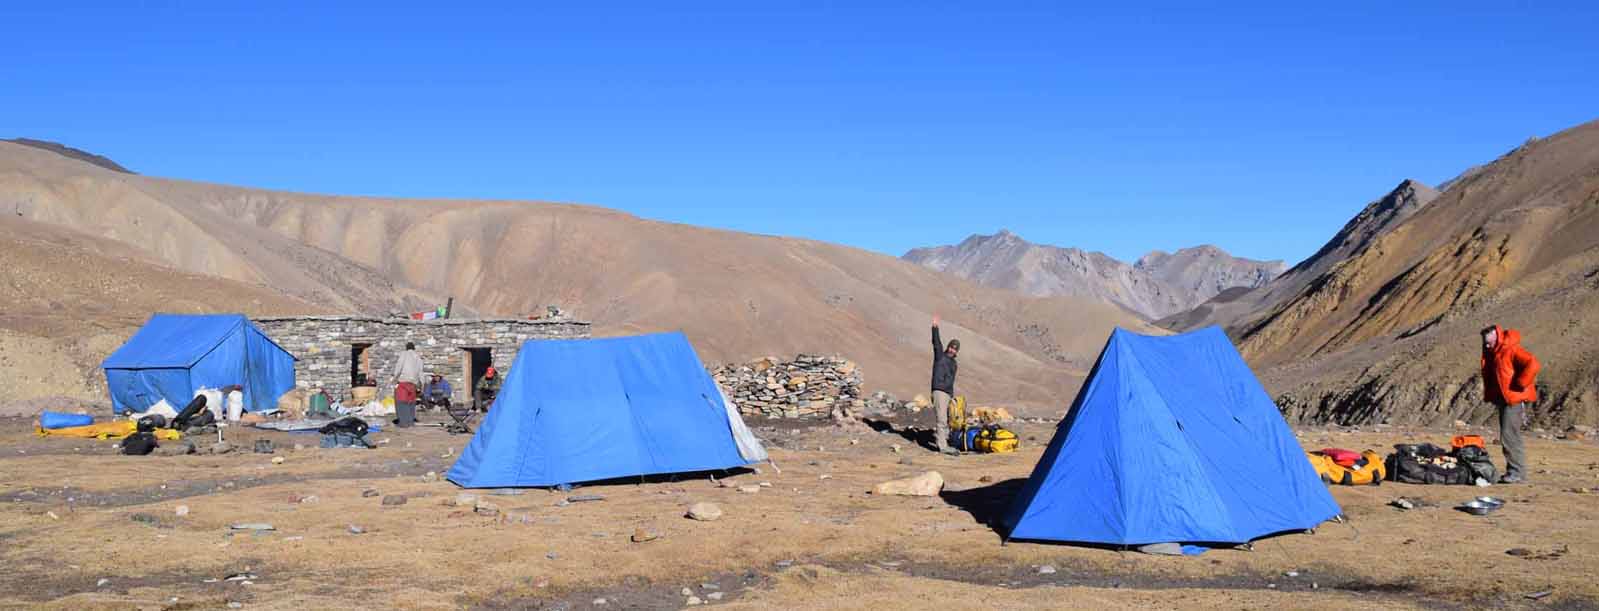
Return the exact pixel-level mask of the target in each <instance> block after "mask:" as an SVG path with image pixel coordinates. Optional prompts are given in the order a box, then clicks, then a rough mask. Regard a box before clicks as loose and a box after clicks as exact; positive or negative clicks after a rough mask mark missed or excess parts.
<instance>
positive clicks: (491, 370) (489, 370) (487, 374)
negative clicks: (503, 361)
mask: <svg viewBox="0 0 1599 611" xmlns="http://www.w3.org/2000/svg"><path fill="white" fill-rule="evenodd" d="M483 375H486V376H488V377H491V378H492V377H494V368H493V367H490V368H489V369H488V371H485V372H483Z"/></svg>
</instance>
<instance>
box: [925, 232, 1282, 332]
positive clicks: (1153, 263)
mask: <svg viewBox="0 0 1599 611" xmlns="http://www.w3.org/2000/svg"><path fill="white" fill-rule="evenodd" d="M902 258H903V259H905V260H906V261H910V262H912V263H916V264H918V265H922V266H924V267H927V268H930V269H935V270H938V271H942V272H947V273H951V274H954V275H957V276H960V277H962V278H966V279H968V280H973V281H975V282H977V283H979V284H982V285H984V286H991V287H995V288H1002V289H1010V290H1014V291H1019V292H1021V293H1024V294H1028V295H1034V296H1039V297H1049V296H1072V297H1084V298H1089V299H1095V300H1098V301H1103V302H1105V303H1110V304H1114V305H1117V306H1120V307H1123V308H1126V309H1128V310H1130V311H1132V312H1136V313H1138V314H1139V315H1141V316H1143V317H1146V318H1148V319H1151V320H1153V319H1158V318H1162V317H1165V316H1170V315H1172V314H1176V313H1179V312H1184V311H1187V310H1189V309H1191V308H1193V307H1194V306H1197V305H1199V304H1200V303H1203V302H1204V301H1205V300H1207V299H1210V298H1211V297H1213V296H1215V295H1216V294H1218V293H1220V292H1222V291H1224V290H1227V289H1230V288H1233V287H1248V288H1253V287H1257V286H1261V285H1263V284H1265V283H1266V282H1268V281H1270V280H1271V279H1272V278H1274V277H1276V276H1277V275H1278V274H1280V273H1282V271H1283V269H1285V268H1286V267H1287V266H1286V265H1284V264H1283V262H1282V261H1254V260H1250V259H1242V258H1238V257H1233V256H1231V255H1228V254H1227V253H1226V252H1225V251H1223V250H1221V249H1220V248H1216V247H1215V246H1208V245H1207V246H1198V247H1194V248H1185V249H1182V250H1179V251H1177V252H1175V253H1166V252H1161V251H1155V252H1152V253H1149V254H1147V255H1144V257H1143V258H1140V259H1139V260H1138V261H1137V262H1136V263H1133V264H1131V265H1129V264H1127V263H1124V262H1122V261H1119V260H1117V259H1114V258H1112V257H1110V256H1107V255H1105V254H1104V253H1099V252H1087V251H1083V250H1080V249H1076V248H1061V247H1058V246H1047V245H1041V244H1034V243H1032V242H1028V241H1026V240H1024V239H1022V238H1020V237H1018V236H1017V235H1016V234H1013V233H1011V232H1009V231H1005V230H1001V231H1000V232H999V233H997V234H994V235H973V236H971V237H969V238H966V239H965V240H964V241H962V242H961V243H960V244H957V245H954V246H936V247H929V248H917V249H914V250H911V251H910V252H907V253H905V256H904V257H902Z"/></svg>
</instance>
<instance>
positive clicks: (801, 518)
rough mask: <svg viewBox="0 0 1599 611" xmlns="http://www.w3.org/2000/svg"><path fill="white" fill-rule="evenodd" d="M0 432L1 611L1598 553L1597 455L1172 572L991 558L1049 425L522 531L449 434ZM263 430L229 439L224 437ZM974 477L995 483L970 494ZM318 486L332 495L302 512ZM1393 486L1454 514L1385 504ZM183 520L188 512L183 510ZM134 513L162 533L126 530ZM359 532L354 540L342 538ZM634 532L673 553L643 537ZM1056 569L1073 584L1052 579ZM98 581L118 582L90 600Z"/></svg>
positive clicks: (1453, 562) (1543, 581)
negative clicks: (695, 511) (197, 446)
mask: <svg viewBox="0 0 1599 611" xmlns="http://www.w3.org/2000/svg"><path fill="white" fill-rule="evenodd" d="M756 424H759V422H757V423H756ZM4 425H5V431H4V433H3V434H0V481H3V482H4V484H3V485H0V501H3V503H0V540H3V541H4V543H5V545H4V552H3V556H0V558H3V564H4V566H5V567H7V570H6V571H4V572H3V576H0V598H3V601H4V604H9V605H16V606H24V607H33V606H42V607H49V608H72V609H81V608H102V607H103V608H126V607H141V606H142V607H161V606H168V607H171V606H173V602H172V598H173V597H177V599H178V600H177V605H193V606H194V607H197V608H212V607H219V606H223V605H225V603H226V602H229V601H240V602H243V603H245V604H246V606H247V607H248V608H354V607H373V606H384V607H387V606H392V607H397V608H452V607H463V606H481V607H490V608H524V607H529V606H538V605H540V604H550V605H555V604H557V603H568V604H572V605H575V606H576V607H580V608H587V607H589V606H590V605H592V601H593V600H594V599H597V598H606V599H607V600H608V602H609V603H610V604H612V605H613V608H614V606H622V607H627V606H635V607H644V608H657V607H676V606H681V605H682V604H683V602H684V600H685V597H684V596H683V595H682V594H681V592H680V590H681V589H682V588H684V587H688V588H691V589H693V590H695V594H696V595H698V596H701V597H704V596H706V595H707V594H709V592H710V590H704V589H701V588H700V586H699V584H701V583H704V582H706V581H714V582H715V583H716V584H717V585H718V586H720V588H721V591H723V592H724V597H725V598H724V600H722V601H720V602H721V603H723V604H736V605H738V606H744V607H762V608H771V607H785V608H883V607H899V608H914V607H923V608H925V607H929V606H955V607H998V608H1034V607H1037V608H1048V607H1057V608H1065V607H1073V608H1083V607H1100V608H1131V607H1138V608H1149V607H1157V608H1174V607H1179V606H1180V607H1184V608H1195V607H1198V608H1281V607H1299V608H1374V607H1382V608H1409V607H1428V606H1439V605H1441V606H1448V607H1455V606H1508V607H1512V608H1514V607H1519V606H1527V605H1532V604H1533V603H1531V601H1527V600H1525V599H1524V598H1523V597H1522V596H1523V594H1525V593H1529V592H1534V591H1539V590H1544V589H1547V588H1550V587H1552V588H1553V589H1554V594H1553V595H1552V596H1551V597H1549V598H1548V599H1546V600H1545V601H1544V602H1543V603H1538V604H1540V605H1541V604H1546V603H1551V602H1554V603H1560V604H1565V605H1570V606H1584V605H1592V604H1594V603H1595V601H1599V586H1596V585H1595V584H1594V582H1593V581H1592V579H1591V574H1592V573H1593V571H1594V570H1595V568H1596V566H1595V564H1596V560H1595V559H1596V558H1599V554H1596V552H1599V535H1595V534H1594V533H1595V532H1599V529H1596V526H1599V524H1596V522H1599V518H1596V517H1595V516H1594V514H1593V513H1592V512H1591V511H1589V508H1591V507H1592V503H1593V499H1594V498H1595V497H1594V496H1593V495H1591V494H1578V493H1574V492H1569V491H1568V489H1571V488H1578V487H1594V486H1599V479H1596V474H1599V470H1595V469H1594V468H1593V465H1594V464H1595V463H1596V461H1599V448H1596V447H1595V446H1594V445H1593V444H1592V443H1589V442H1562V441H1548V440H1539V441H1534V442H1532V443H1531V444H1530V448H1531V452H1532V456H1533V462H1534V464H1535V466H1536V469H1538V470H1540V471H1543V472H1540V473H1538V474H1536V475H1535V477H1536V478H1537V481H1536V483H1534V484H1531V485H1524V486H1514V487H1495V488H1492V489H1490V490H1489V492H1491V493H1493V494H1495V495H1498V496H1501V497H1503V498H1506V499H1508V500H1510V505H1509V506H1508V507H1506V508H1505V509H1504V510H1502V511H1501V512H1499V513H1498V514H1496V515H1495V516H1492V517H1490V518H1477V517H1473V516H1469V515H1467V514H1464V513H1460V512H1456V511H1453V510H1451V509H1449V506H1450V505H1451V504H1453V503H1456V502H1459V501H1462V500H1465V499H1468V498H1470V497H1471V496H1473V495H1475V494H1478V493H1479V489H1476V488H1463V487H1425V486H1405V485H1399V484H1388V485H1384V486H1381V487H1375V488H1338V489H1336V490H1334V494H1335V496H1336V497H1337V498H1338V500H1339V502H1340V503H1341V504H1342V505H1343V507H1344V509H1345V511H1346V513H1347V514H1348V515H1349V517H1350V519H1351V524H1349V525H1331V524H1330V525H1326V526H1324V527H1323V528H1321V529H1320V530H1319V532H1318V533H1317V534H1315V535H1291V536H1283V537H1278V538H1274V539H1270V540H1267V541H1263V542H1260V543H1258V544H1257V545H1256V546H1255V551H1254V552H1245V551H1232V550H1219V551H1212V552H1210V553H1208V554H1206V555H1204V556H1200V557H1192V558H1162V557H1151V556H1144V555H1140V554H1136V553H1126V554H1123V553H1118V552H1114V551H1105V550H1098V549H1087V548H1078V547H1068V546H1057V545H1041V544H1031V543H1015V542H1013V543H1011V544H1009V545H1004V546H1001V545H1000V540H999V537H998V535H996V534H995V533H994V531H993V530H992V529H990V528H988V527H987V526H985V525H984V524H983V523H981V522H980V521H979V518H981V517H983V516H986V515H988V514H990V513H991V512H992V508H990V507H988V506H986V505H987V503H985V500H992V501H994V502H995V503H997V505H995V506H1002V505H1003V503H1004V491H1005V490H1009V489H1010V486H1012V485H1013V484H1006V482H1007V481H1010V480H1013V479H1015V478H1024V477H1026V475H1027V474H1028V473H1029V472H1030V471H1031V468H1032V466H1033V463H1034V462H1035V461H1036V460H1037V458H1038V454H1039V452H1040V447H1041V445H1042V442H1043V441H1044V439H1043V438H1044V437H1047V435H1048V434H1049V433H1050V432H1051V429H1049V428H1048V427H1046V426H1042V425H1033V426H1034V428H1033V429H1030V430H1029V429H1024V430H1023V434H1024V437H1025V436H1033V437H1037V439H1035V440H1034V441H1033V442H1032V443H1030V444H1029V447H1027V448H1026V450H1025V451H1023V452H1020V453H1017V454H1012V455H995V456H967V457H963V458H960V459H950V458H945V457H940V456H935V455H933V454H931V453H930V452H927V451H925V450H921V449H919V448H916V447H914V446H912V445H911V444H909V443H908V442H907V441H906V440H905V439H903V438H901V437H900V436H898V435H894V434H879V433H872V432H867V431H857V432H853V433H846V432H842V431H838V430H834V429H818V430H802V431H799V432H797V433H793V434H788V433H783V432H771V431H769V432H768V433H767V435H769V436H773V437H774V438H776V439H777V443H775V444H773V445H774V446H781V447H773V449H772V454H773V456H774V458H775V459H776V461H777V463H778V465H779V466H781V467H782V472H781V473H778V472H777V471H776V470H774V469H772V468H771V467H769V466H767V467H763V468H762V470H761V472H760V473H745V474H742V475H736V476H732V478H731V479H732V480H733V481H734V482H736V483H738V484H752V483H756V482H761V481H765V482H769V483H771V484H772V486H771V487H769V488H762V489H761V490H760V492H758V493H753V494H751V493H742V492H739V491H738V490H737V489H736V488H723V487H718V486H716V485H714V484H712V483H711V482H710V481H709V480H708V479H704V478H696V479H691V480H683V481H677V482H670V481H652V482H649V483H643V484H621V485H606V486H591V487H587V488H585V489H583V490H582V491H581V492H582V493H597V494H603V495H605V496H606V500H604V501H601V502H592V503H576V504H571V505H569V506H564V507H563V506H558V504H559V501H560V500H562V499H564V498H565V496H566V494H564V493H558V492H551V491H544V490H529V491H526V492H525V493H524V494H521V495H516V496H493V495H488V496H485V497H484V498H486V499H488V500H489V501H491V502H493V503H495V504H497V505H499V506H500V508H501V510H502V511H503V512H506V513H507V514H509V515H512V516H514V518H513V519H512V520H511V522H510V523H503V522H502V521H500V520H497V519H495V518H491V517H487V516H483V515H479V514H475V513H473V512H472V511H471V510H470V509H467V508H458V507H451V506H448V505H447V503H446V501H447V500H449V499H453V498H454V497H455V495H456V494H457V493H458V492H460V490H459V489H457V488H456V487H455V486H454V485H453V484H450V483H448V482H444V481H437V482H425V481H423V479H422V478H421V477H419V474H422V473H425V472H427V471H436V472H440V473H442V472H443V471H445V470H446V469H447V467H448V465H449V464H450V463H451V462H452V461H453V454H454V453H458V452H459V449H460V447H461V446H463V445H464V443H465V441H466V440H465V438H460V437H449V436H447V435H445V434H444V433H443V432H442V431H440V430H438V429H416V430H411V431H403V432H383V433H377V434H376V435H375V436H376V437H378V438H388V439H390V441H389V443H387V444H385V445H383V446H381V447H380V449H377V450H372V451H357V450H321V449H304V450H299V451H295V450H292V449H283V450H280V451H279V453H278V454H277V455H278V456H283V457H285V458H286V462H284V463H283V464H281V465H273V464H272V463H271V462H270V460H269V459H270V458H271V457H269V456H266V455H258V454H249V453H246V454H237V453H236V454H231V455H225V456H215V457H211V456H186V457H167V458H162V457H142V458H134V457H123V456H119V455H115V454H112V453H111V452H110V449H109V443H107V442H92V441H70V440H57V439H36V438H33V437H30V436H29V435H28V434H27V433H26V431H25V430H24V426H25V425H24V424H23V423H21V422H20V421H17V420H7V421H4ZM1422 435H1423V436H1419V437H1418V436H1417V435H1415V434H1404V433H1400V432H1397V431H1395V432H1385V433H1370V432H1367V433H1347V432H1339V431H1321V430H1314V431H1307V432H1306V433H1304V437H1305V444H1306V445H1307V446H1309V447H1322V446H1327V445H1337V446H1346V447H1367V446H1371V447H1379V448H1381V447H1384V446H1386V445H1388V444H1391V443H1394V442H1398V441H1402V440H1407V439H1428V440H1433V441H1438V440H1441V439H1445V438H1446V437H1447V433H1444V432H1432V433H1424V434H1422ZM256 436H258V434H256V433H252V432H239V433H237V434H236V435H235V439H234V441H237V442H240V443H244V444H248V443H249V442H250V441H251V439H253V438H254V437H256ZM259 436H262V437H270V438H272V439H275V440H277V441H278V443H279V445H280V447H283V446H291V445H292V444H293V443H295V441H300V442H301V443H305V444H307V445H314V437H311V438H306V437H298V436H289V435H286V434H279V433H259ZM851 439H854V440H857V441H858V443H857V444H851V443H850V440H851ZM895 444H898V445H899V446H901V448H902V451H901V452H899V453H896V452H894V451H893V449H892V446H894V445H895ZM408 446H409V447H408ZM446 453H451V454H452V456H450V457H449V458H445V457H444V455H445V454H446ZM904 459H908V461H907V462H909V463H911V464H902V463H901V461H902V460H904ZM925 469H936V470H939V471H941V472H942V473H943V474H944V475H945V477H946V478H947V480H948V481H949V484H948V487H947V489H946V493H945V495H944V497H943V498H874V497H872V496H871V495H869V494H866V492H865V491H866V490H867V489H868V488H869V487H870V486H871V485H872V484H875V483H877V482H879V481H881V480H883V479H887V478H890V477H895V476H901V475H908V474H912V473H915V472H918V471H921V470H925ZM824 476H826V477H825V478H824ZM985 476H986V477H987V478H988V479H989V480H991V481H992V482H993V483H986V482H983V481H981V480H982V478H984V477H985ZM163 486H165V489H163ZM367 488H373V489H377V490H380V491H381V493H382V494H383V495H407V496H408V497H409V498H410V500H409V502H408V503H406V504H405V505H402V506H398V507H383V506H381V505H380V499H381V497H363V496H362V491H363V490H364V489H367ZM30 493H31V494H30ZM307 495H315V496H316V497H318V500H317V501H315V502H309V503H304V502H293V500H294V498H295V497H299V496H307ZM1399 495H1405V496H1409V497H1413V498H1423V499H1428V500H1431V501H1433V502H1436V503H1438V504H1439V505H1440V506H1439V507H1437V508H1424V509H1417V510H1412V511H1408V512H1401V511H1399V510H1397V509H1393V508H1390V507H1387V506H1386V503H1387V502H1388V501H1389V500H1390V499H1392V498H1394V497H1396V496H1399ZM68 497H71V498H72V499H73V500H72V502H70V503H69V502H67V498H68ZM696 501H712V502H716V503H719V504H721V505H722V507H723V508H724V510H726V516H725V517H723V518H722V519H721V520H719V521H716V522H695V521H691V520H687V519H685V518H683V517H682V514H683V512H684V510H685V508H686V507H687V506H688V505H689V504H691V503H693V502H696ZM178 505H186V506H188V507H189V508H190V513H189V515H188V516H186V517H181V518H180V517H177V516H176V515H174V509H175V508H176V507H177V506H178ZM48 512H53V513H54V514H55V515H56V516H57V517H55V518H52V517H51V516H50V515H49V513H48ZM135 513H144V514H148V515H150V516H155V517H156V518H157V519H158V522H159V523H158V524H157V525H154V526H152V525H148V524H145V523H140V522H136V521H134V520H132V519H131V516H132V515H133V514H135ZM974 514H975V515H974ZM524 520H525V522H524ZM236 522H270V523H272V524H273V525H275V526H276V528H277V530H276V531H274V532H272V533H269V534H265V535H259V536H258V535H252V534H248V533H230V531H229V530H228V525H229V524H232V523H236ZM352 524H354V525H359V526H361V527H362V528H364V529H366V531H367V532H366V534H360V535H355V534H351V533H349V532H348V527H349V526H350V525H352ZM641 526H642V527H648V528H654V529H657V530H659V531H660V532H661V533H662V536H661V538H660V539H658V540H655V541H651V542H647V543H634V542H632V541H630V540H629V535H630V534H631V533H632V532H633V531H634V529H635V528H638V527H641ZM1357 529H1358V530H1357ZM1562 546H1566V547H1567V548H1568V552H1567V553H1565V554H1564V555H1563V556H1561V557H1559V558H1558V559H1553V560H1527V559H1522V558H1518V557H1513V556H1509V555H1506V554H1505V551H1506V550H1507V549H1510V548H1515V547H1521V548H1527V549H1531V550H1534V551H1538V552H1546V551H1551V550H1555V549H1559V548H1561V547H1562ZM1043 564H1050V565H1053V566H1055V567H1058V569H1059V570H1058V572H1057V573H1055V574H1053V575H1040V574H1039V573H1038V571H1037V569H1036V566H1037V565H1043ZM246 567H248V570H249V571H251V572H254V573H257V574H258V575H259V578H257V579H255V580H254V584H253V585H249V586H245V585H239V584H237V583H228V582H221V583H205V580H206V579H214V578H221V577H223V576H225V575H227V574H230V573H234V572H241V571H245V570H246ZM1287 571H1297V572H1298V573H1299V576H1298V577H1292V578H1290V577H1286V576H1284V573H1285V572H1287ZM101 578H105V579H109V580H110V581H109V582H108V583H107V584H106V585H105V586H97V585H96V583H97V581H98V580H99V579H101ZM1312 583H1314V584H1315V586H1314V589H1313V586H1312Z"/></svg>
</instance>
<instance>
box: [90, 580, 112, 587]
mask: <svg viewBox="0 0 1599 611" xmlns="http://www.w3.org/2000/svg"><path fill="white" fill-rule="evenodd" d="M108 583H111V580H110V579H106V578H104V577H102V578H100V581H96V582H94V587H96V588H103V587H105V584H108Z"/></svg>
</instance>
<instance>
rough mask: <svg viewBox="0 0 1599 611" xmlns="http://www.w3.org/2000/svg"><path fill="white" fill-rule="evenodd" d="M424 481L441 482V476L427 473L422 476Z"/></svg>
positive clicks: (430, 472)
mask: <svg viewBox="0 0 1599 611" xmlns="http://www.w3.org/2000/svg"><path fill="white" fill-rule="evenodd" d="M422 481H424V482H430V483H431V482H436V481H439V474H438V473H434V472H432V471H428V472H427V473H424V474H422Z"/></svg>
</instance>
